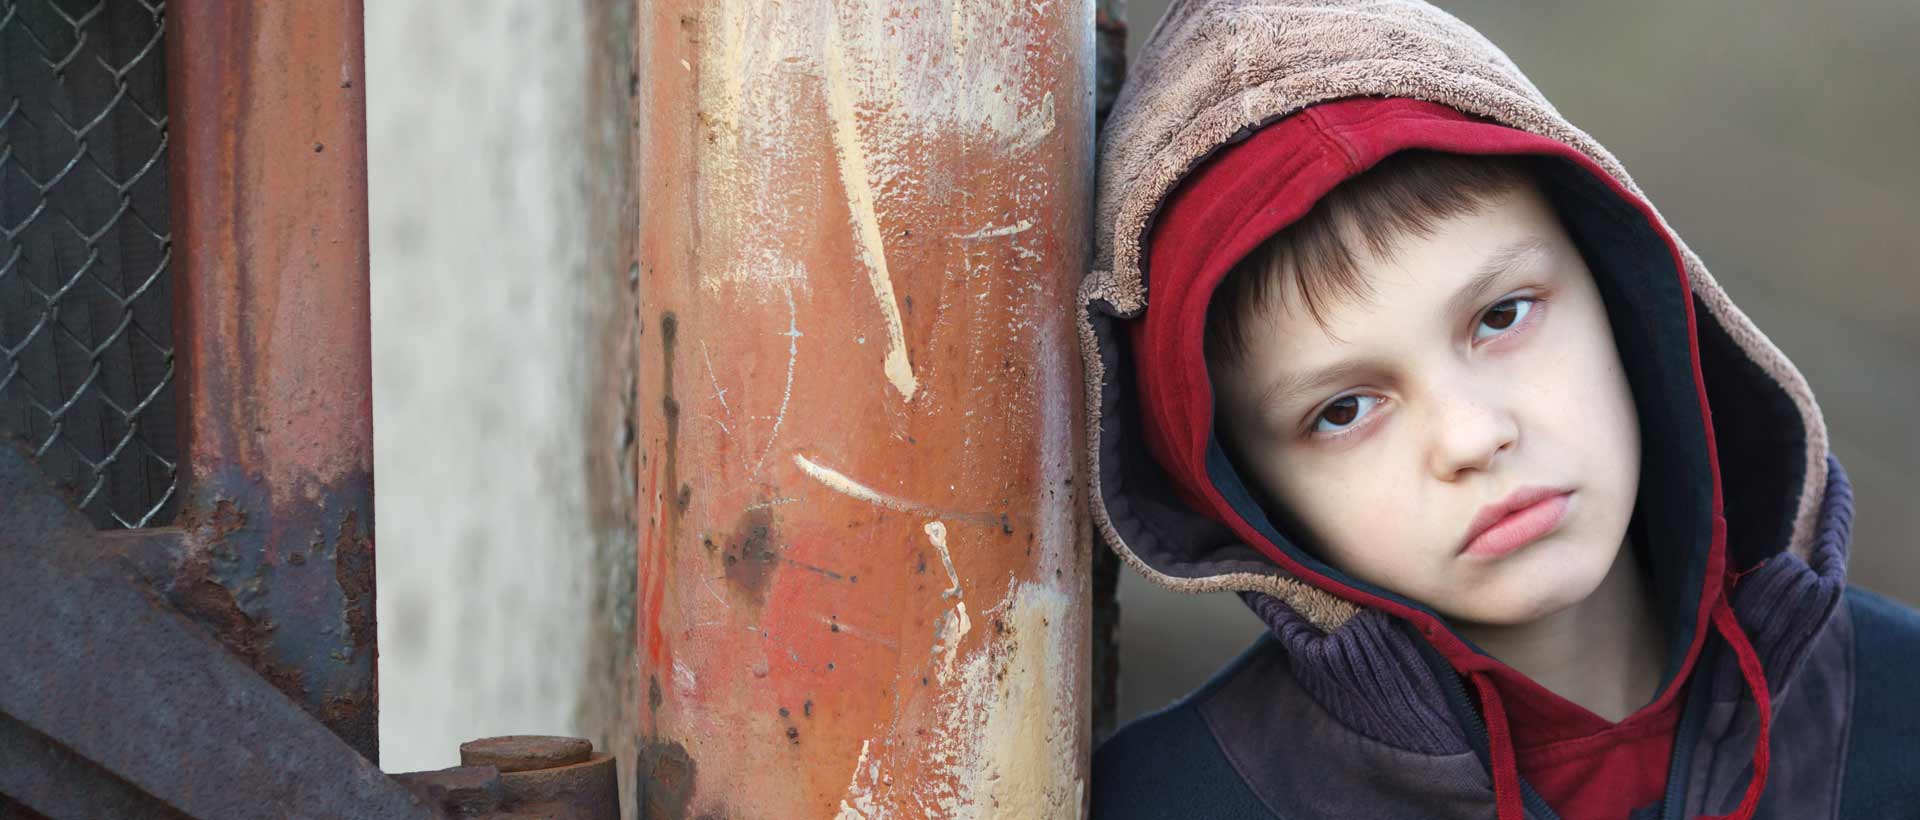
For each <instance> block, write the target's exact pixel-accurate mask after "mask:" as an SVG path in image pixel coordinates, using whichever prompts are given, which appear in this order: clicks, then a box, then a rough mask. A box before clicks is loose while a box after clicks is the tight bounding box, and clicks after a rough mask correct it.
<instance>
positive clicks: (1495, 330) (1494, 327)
mask: <svg viewBox="0 0 1920 820" xmlns="http://www.w3.org/2000/svg"><path fill="white" fill-rule="evenodd" d="M1533 302H1534V300H1532V299H1528V298H1525V297H1514V298H1512V299H1504V300H1501V301H1499V302H1497V303H1495V304H1494V306H1493V307H1490V308H1487V312H1486V313H1482V314H1480V324H1479V325H1478V326H1476V327H1475V328H1474V329H1473V338H1474V341H1479V340H1481V339H1491V338H1493V337H1495V336H1498V335H1500V334H1501V333H1504V332H1506V331H1507V330H1508V329H1510V328H1512V327H1513V326H1514V325H1517V324H1519V323H1520V320H1521V319H1525V318H1526V317H1527V313H1528V312H1529V311H1531V310H1533Z"/></svg>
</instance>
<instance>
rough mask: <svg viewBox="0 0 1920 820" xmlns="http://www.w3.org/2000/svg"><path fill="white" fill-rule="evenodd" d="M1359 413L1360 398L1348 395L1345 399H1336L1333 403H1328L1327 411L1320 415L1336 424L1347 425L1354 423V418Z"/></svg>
mask: <svg viewBox="0 0 1920 820" xmlns="http://www.w3.org/2000/svg"><path fill="white" fill-rule="evenodd" d="M1359 415H1360V399H1359V398H1358V397H1355V396H1347V397H1346V398H1343V399H1336V400H1335V401H1334V402H1333V403H1332V404H1330V405H1327V412H1325V413H1321V414H1320V417H1321V418H1324V419H1326V420H1327V421H1329V422H1332V423H1333V424H1334V425H1336V426H1340V427H1345V426H1347V425H1349V424H1352V423H1353V420H1354V419H1355V418H1357V417H1358V416H1359Z"/></svg>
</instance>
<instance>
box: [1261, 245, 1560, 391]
mask: <svg viewBox="0 0 1920 820" xmlns="http://www.w3.org/2000/svg"><path fill="white" fill-rule="evenodd" d="M1551 251H1552V248H1551V246H1549V245H1548V244H1547V241H1546V240H1545V239H1542V238H1540V237H1538V236H1523V237H1521V238H1519V239H1516V240H1514V241H1512V242H1508V243H1507V244H1505V245H1501V246H1500V247H1498V248H1495V249H1494V251H1493V253H1490V254H1487V258H1486V260H1485V261H1482V262H1481V263H1480V267H1479V269H1477V270H1475V271H1474V273H1473V278H1471V279H1468V280H1467V282H1466V284H1463V285H1461V286H1460V289H1459V290H1456V291H1454V292H1453V295H1452V296H1451V297H1448V299H1447V314H1448V315H1458V314H1460V313H1464V312H1466V310H1467V309H1468V308H1470V307H1474V306H1475V305H1477V304H1478V303H1479V301H1480V300H1481V299H1482V298H1484V296H1485V294H1486V291H1487V289H1488V288H1490V287H1492V286H1493V283H1494V282H1497V281H1499V280H1500V278H1501V277H1502V276H1505V275H1507V274H1508V273H1511V272H1513V271H1514V270H1517V269H1519V268H1521V267H1523V266H1524V263H1526V262H1530V261H1533V260H1534V259H1535V258H1537V257H1541V256H1545V255H1547V254H1548V253H1550V252H1551ZM1367 368H1368V363H1367V362H1363V361H1356V360H1347V361H1343V362H1338V363H1336V364H1333V365H1331V366H1328V367H1324V368H1321V369H1319V370H1314V371H1310V372H1307V373H1300V374H1297V375H1293V376H1287V377H1283V378H1279V379H1275V380H1274V381H1273V383H1271V384H1269V385H1267V389H1266V390H1263V391H1261V393H1260V401H1259V404H1258V406H1259V407H1262V408H1267V409H1269V410H1272V409H1278V408H1279V407H1280V406H1281V405H1283V404H1285V403H1286V402H1289V401H1291V400H1292V399H1293V398H1294V397H1295V396H1297V395H1299V394H1301V393H1306V392H1309V391H1315V390H1320V389H1322V388H1324V387H1325V386H1326V385H1328V384H1330V383H1333V382H1338V381H1345V380H1347V379H1348V378H1349V377H1351V376H1353V375H1356V374H1357V373H1359V372H1360V371H1363V370H1366V369H1367Z"/></svg>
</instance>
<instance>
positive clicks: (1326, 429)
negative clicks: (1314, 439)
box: [1313, 393, 1380, 434]
mask: <svg viewBox="0 0 1920 820" xmlns="http://www.w3.org/2000/svg"><path fill="white" fill-rule="evenodd" d="M1379 404H1380V397H1379V396H1369V395H1367V394H1365V393H1358V394H1355V395H1351V396H1341V397H1340V398H1337V399H1334V400H1333V401H1331V402H1328V403H1327V409H1325V410H1322V411H1320V415H1317V416H1314V417H1313V432H1315V433H1321V434H1327V433H1338V432H1340V431H1341V430H1344V429H1346V428H1348V427H1351V426H1353V425H1354V424H1355V423H1357V422H1359V421H1360V420H1361V419H1363V418H1366V416H1367V413H1368V412H1369V411H1371V410H1372V409H1373V408H1374V407H1375V406H1377V405H1379Z"/></svg>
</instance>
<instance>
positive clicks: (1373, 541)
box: [1213, 186, 1640, 625]
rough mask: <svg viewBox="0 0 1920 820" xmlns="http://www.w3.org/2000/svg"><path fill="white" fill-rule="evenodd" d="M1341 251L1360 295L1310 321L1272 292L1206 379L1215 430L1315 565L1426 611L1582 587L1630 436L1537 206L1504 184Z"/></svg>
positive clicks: (1623, 470)
mask: <svg viewBox="0 0 1920 820" xmlns="http://www.w3.org/2000/svg"><path fill="white" fill-rule="evenodd" d="M1356 246H1357V247H1361V248H1364V247H1365V244H1364V243H1356ZM1362 256H1363V258H1362V259H1361V260H1360V271H1359V272H1360V273H1361V274H1362V276H1363V277H1364V279H1365V281H1366V282H1367V283H1368V285H1369V286H1370V289H1371V291H1372V294H1371V295H1370V296H1369V297H1366V298H1357V299H1347V300H1342V301H1339V302H1337V303H1333V304H1328V303H1326V302H1324V301H1323V303H1322V304H1321V313H1322V318H1323V319H1324V320H1325V325H1324V327H1323V326H1322V325H1321V324H1320V323H1318V322H1316V321H1315V320H1314V319H1313V318H1312V317H1311V315H1309V314H1308V313H1306V311H1305V310H1304V308H1303V307H1302V305H1301V302H1302V300H1301V299H1300V298H1299V294H1298V293H1294V292H1290V293H1288V294H1287V295H1288V297H1289V298H1286V299H1284V300H1282V301H1283V302H1284V304H1283V305H1275V306H1272V307H1269V308H1268V309H1266V310H1265V312H1264V315H1263V316H1262V317H1261V319H1259V320H1257V321H1256V322H1254V327H1253V328H1251V330H1252V332H1251V334H1250V336H1249V341H1250V342H1251V344H1250V345H1249V346H1248V347H1249V352H1248V354H1247V356H1246V357H1245V358H1244V360H1242V361H1241V362H1239V363H1237V364H1235V365H1232V366H1230V367H1227V368H1223V369H1220V370H1217V371H1216V372H1215V373H1214V374H1213V382H1214V387H1215V392H1216V395H1217V401H1218V403H1219V404H1218V410H1219V413H1218V424H1219V427H1220V435H1221V436H1222V441H1223V443H1225V444H1226V445H1227V446H1228V447H1229V448H1230V449H1231V450H1232V451H1233V452H1234V453H1235V454H1236V456H1237V460H1238V463H1239V464H1240V465H1241V468H1242V469H1243V470H1246V471H1248V472H1250V473H1251V476H1250V478H1251V479H1252V480H1253V481H1255V482H1256V483H1257V484H1258V485H1259V489H1261V490H1263V491H1264V492H1265V494H1266V497H1267V498H1268V499H1270V500H1271V501H1273V502H1275V503H1278V504H1280V505H1283V506H1284V507H1285V508H1286V510H1287V511H1288V512H1290V513H1292V515H1293V516H1294V518H1295V519H1296V520H1297V521H1298V522H1299V523H1301V524H1303V525H1304V526H1305V527H1306V529H1307V531H1308V532H1310V533H1312V535H1313V537H1314V539H1315V542H1314V547H1315V549H1316V553H1317V554H1318V555H1320V556H1321V557H1322V558H1323V559H1324V560H1326V561H1327V562H1328V563H1330V564H1332V565H1333V566H1335V567H1337V568H1339V569H1341V570H1343V571H1345V572H1347V573H1349V574H1351V575H1353V576H1354V577H1356V578H1359V579H1362V580H1365V581H1368V582H1371V583H1373V584H1376V585H1379V586H1381V587H1384V588H1386V589H1389V590H1392V591H1394V592H1398V593H1400V594H1401V595H1404V596H1407V597H1408V598H1412V599H1414V600H1416V601H1420V602H1422V603H1425V604H1427V605H1428V606H1431V607H1433V608H1434V609H1435V610H1436V611H1438V612H1439V613H1440V614H1441V615H1442V616H1444V617H1446V618H1449V619H1452V620H1456V621H1464V622H1469V623H1475V624H1483V625H1514V624H1521V623H1527V622H1530V621H1533V620H1535V619H1538V618H1540V617H1543V616H1545V615H1549V614H1552V613H1554V612H1557V611H1559V610H1561V609H1563V608H1565V607H1567V606H1569V605H1571V604H1574V603H1577V602H1579V601H1581V600H1583V599H1585V598H1586V597H1587V595H1588V594H1589V593H1591V592H1592V591H1593V590H1594V589H1595V587H1597V586H1598V585H1599V583H1600V581H1601V579H1602V578H1604V577H1605V576H1606V574H1607V571H1608V570H1609V569H1610V568H1611V567H1612V565H1613V562H1614V558H1615V556H1616V555H1617V554H1618V552H1619V549H1620V546H1621V542H1622V541H1623V539H1624V537H1625V534H1626V529H1627V521H1628V519H1629V518H1630V517H1631V516H1632V513H1633V505H1634V498H1635V494H1636V491H1637V489H1638V482H1639V470H1640V430H1639V425H1638V421H1637V418H1636V416H1635V414H1634V404H1633V396H1632V393H1631V392H1630V389H1629V387H1628V385H1627V380H1626V374H1625V372H1624V371H1623V370H1622V368H1621V365H1620V357H1619V354H1618V352H1616V350H1615V348H1614V344H1613V334H1612V330H1611V329H1610V327H1609V326H1608V324H1607V315H1606V308H1605V306H1604V305H1603V304H1602V302H1601V300H1600V294H1599V292H1598V291H1597V289H1596V288H1595V285H1594V282H1593V277H1592V275H1591V274H1590V273H1589V272H1588V270H1587V267H1586V264H1585V262H1584V261H1583V260H1582V258H1581V255H1580V253H1579V250H1578V249H1577V248H1576V247H1575V246H1574V244H1573V243H1572V241H1571V240H1570V239H1569V238H1568V237H1567V235H1566V233H1565V231H1564V230H1563V229H1562V228H1561V226H1560V223H1559V220H1558V219H1557V217H1556V216H1555V214H1554V212H1553V209H1552V207H1551V206H1550V205H1549V203H1548V202H1547V200H1546V199H1545V198H1544V197H1543V196H1542V195H1541V194H1540V192H1539V191H1537V190H1536V189H1534V188H1533V187H1531V186H1525V187H1522V188H1520V189H1516V190H1514V191H1511V192H1508V193H1505V194H1501V195H1498V196H1496V197H1494V198H1492V199H1490V200H1489V201H1488V202H1487V204H1486V205H1485V206H1484V207H1483V208H1481V209H1480V210H1479V211H1478V212H1477V213H1474V214H1471V215H1467V216H1460V217H1455V218H1452V219H1449V220H1445V221H1441V222H1438V223H1437V224H1436V230H1435V231H1434V232H1433V235H1432V236H1426V237H1423V236H1418V235H1406V236H1403V237H1401V239H1400V241H1399V243H1398V245H1397V247H1396V248H1395V252H1394V254H1393V258H1392V259H1391V260H1383V259H1377V258H1365V254H1364V252H1362ZM1502 262H1504V263H1506V264H1504V265H1503V264H1500V263H1502ZM1483 271H1492V273H1491V274H1490V275H1488V276H1483V275H1481V274H1482V272H1483ZM1286 287H1288V288H1291V287H1293V285H1292V284H1291V283H1289V284H1287V285H1286ZM1539 498H1544V499H1545V500H1543V501H1540V502H1539V503H1535V504H1532V505H1531V506H1527V507H1525V508H1524V509H1522V510H1521V511H1519V512H1518V513H1515V514H1512V515H1505V516H1503V515H1502V513H1503V510H1504V508H1503V507H1502V506H1501V505H1502V504H1503V502H1526V501H1528V500H1532V499H1539ZM1503 518H1504V520H1501V519H1503ZM1495 521H1499V523H1494V524H1493V526H1492V527H1491V529H1488V528H1487V526H1486V525H1487V524H1489V523H1492V522H1495ZM1482 531H1484V532H1485V533H1486V534H1485V535H1484V536H1482V537H1479V538H1472V536H1473V535H1475V534H1476V533H1480V532H1482Z"/></svg>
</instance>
